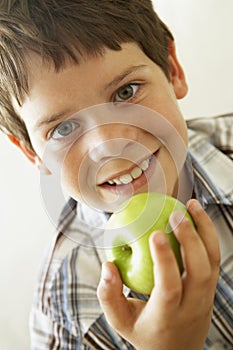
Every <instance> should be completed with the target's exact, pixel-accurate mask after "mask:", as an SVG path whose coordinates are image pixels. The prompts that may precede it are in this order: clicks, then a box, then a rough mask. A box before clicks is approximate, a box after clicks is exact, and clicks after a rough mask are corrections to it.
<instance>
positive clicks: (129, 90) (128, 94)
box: [114, 83, 139, 102]
mask: <svg viewBox="0 0 233 350" xmlns="http://www.w3.org/2000/svg"><path fill="white" fill-rule="evenodd" d="M138 88H139V84H136V83H132V84H127V85H124V86H122V87H120V89H118V90H117V92H116V94H115V96H114V102H124V101H128V100H130V99H132V98H134V95H135V94H136V93H137V90H138Z"/></svg>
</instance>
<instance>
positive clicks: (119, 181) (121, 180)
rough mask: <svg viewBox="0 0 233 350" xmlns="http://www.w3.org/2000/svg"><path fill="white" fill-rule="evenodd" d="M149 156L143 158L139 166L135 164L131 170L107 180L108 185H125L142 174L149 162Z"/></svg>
mask: <svg viewBox="0 0 233 350" xmlns="http://www.w3.org/2000/svg"><path fill="white" fill-rule="evenodd" d="M150 160H151V157H150V158H148V159H146V160H144V161H143V162H142V163H141V164H140V165H139V166H136V167H135V168H133V169H132V170H131V172H130V173H128V174H124V175H121V176H119V177H116V178H114V179H112V180H109V181H107V182H108V183H109V184H110V185H114V184H115V185H126V184H129V183H130V182H132V181H133V180H134V179H137V178H138V177H139V176H141V175H142V173H143V171H145V170H146V169H147V168H148V167H149V164H150Z"/></svg>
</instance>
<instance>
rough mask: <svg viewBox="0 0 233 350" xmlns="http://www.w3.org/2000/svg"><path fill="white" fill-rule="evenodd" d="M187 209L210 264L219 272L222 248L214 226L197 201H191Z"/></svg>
mask: <svg viewBox="0 0 233 350" xmlns="http://www.w3.org/2000/svg"><path fill="white" fill-rule="evenodd" d="M187 208H188V211H189V213H190V215H191V216H192V218H193V220H194V222H195V225H196V227H197V232H198V234H199V236H200V237H201V239H202V242H203V244H204V246H205V249H206V251H207V254H208V256H209V260H210V264H211V266H212V267H213V268H214V269H216V270H217V271H218V269H219V265H220V248H219V242H218V236H217V232H216V230H215V227H214V224H213V222H212V221H211V219H210V217H209V216H208V215H207V213H206V212H205V211H204V209H203V208H202V207H201V205H200V203H199V202H198V201H197V200H195V199H191V200H190V201H189V202H188V203H187Z"/></svg>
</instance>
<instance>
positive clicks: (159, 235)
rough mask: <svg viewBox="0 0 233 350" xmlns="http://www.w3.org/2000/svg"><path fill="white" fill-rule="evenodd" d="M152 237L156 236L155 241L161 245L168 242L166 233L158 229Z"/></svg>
mask: <svg viewBox="0 0 233 350" xmlns="http://www.w3.org/2000/svg"><path fill="white" fill-rule="evenodd" d="M151 237H152V236H151ZM152 238H154V239H155V242H156V243H157V244H159V245H164V244H166V243H167V238H166V236H165V234H164V233H163V232H161V231H156V232H155V233H154V235H153V237H152Z"/></svg>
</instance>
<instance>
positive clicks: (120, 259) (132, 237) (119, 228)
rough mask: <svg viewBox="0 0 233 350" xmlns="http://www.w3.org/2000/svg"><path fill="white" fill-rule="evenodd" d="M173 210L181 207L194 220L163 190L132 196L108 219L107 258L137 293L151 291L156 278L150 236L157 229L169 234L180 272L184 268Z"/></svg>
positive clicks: (105, 238) (183, 207)
mask: <svg viewBox="0 0 233 350" xmlns="http://www.w3.org/2000/svg"><path fill="white" fill-rule="evenodd" d="M173 211H182V212H183V213H184V215H185V216H186V217H187V218H188V219H189V220H190V222H191V223H192V224H193V221H192V218H191V216H190V215H189V213H188V212H187V209H186V207H185V205H184V204H183V203H181V202H179V201H178V200H177V199H176V198H173V197H170V196H167V195H165V194H160V193H141V194H137V195H135V196H133V197H131V198H130V199H129V200H128V201H127V202H126V203H124V204H123V205H122V206H121V207H120V209H119V210H117V211H116V212H114V213H113V214H112V215H111V217H110V219H109V220H108V222H107V225H106V229H105V232H104V243H105V247H106V256H107V260H108V261H112V262H113V263H114V264H115V265H116V266H117V268H118V270H119V272H120V274H121V278H122V281H123V283H124V284H125V285H126V286H127V287H129V288H130V289H132V290H134V291H136V292H138V293H143V294H150V293H151V290H152V288H153V286H154V283H155V282H156V281H154V276H153V263H152V259H151V255H150V249H149V236H150V234H151V233H152V232H153V231H155V230H162V231H163V232H164V233H165V234H166V236H167V238H168V241H169V243H170V245H171V248H172V250H173V252H174V254H175V257H176V260H177V263H178V266H179V269H180V272H181V273H182V271H183V263H182V258H181V253H180V247H179V242H178V241H177V239H176V237H175V235H174V233H173V232H172V230H171V227H170V225H169V217H170V215H171V213H172V212H173Z"/></svg>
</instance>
